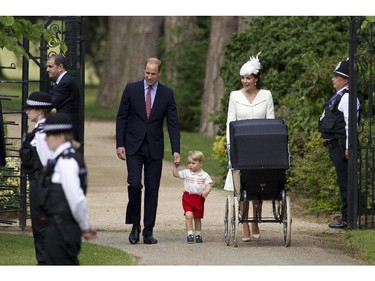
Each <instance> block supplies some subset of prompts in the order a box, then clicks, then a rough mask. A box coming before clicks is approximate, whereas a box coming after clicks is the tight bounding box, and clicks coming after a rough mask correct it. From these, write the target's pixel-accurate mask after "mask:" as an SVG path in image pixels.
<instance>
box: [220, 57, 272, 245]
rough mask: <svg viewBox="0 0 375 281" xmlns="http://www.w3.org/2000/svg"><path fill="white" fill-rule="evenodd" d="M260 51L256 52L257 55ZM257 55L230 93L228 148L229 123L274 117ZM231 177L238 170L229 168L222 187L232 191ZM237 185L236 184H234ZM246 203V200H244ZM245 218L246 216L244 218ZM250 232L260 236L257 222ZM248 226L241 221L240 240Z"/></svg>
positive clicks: (247, 236)
mask: <svg viewBox="0 0 375 281" xmlns="http://www.w3.org/2000/svg"><path fill="white" fill-rule="evenodd" d="M259 54H260V53H258V55H259ZM258 55H257V56H256V57H255V58H254V57H250V60H249V61H248V62H246V63H245V64H244V65H243V66H242V67H241V70H240V75H241V83H242V86H243V88H242V89H241V90H237V91H233V92H231V93H230V97H229V104H228V115H227V146H228V149H230V143H229V142H230V137H229V123H230V122H232V121H237V120H244V119H264V118H268V119H272V118H275V113H274V106H273V99H272V94H271V92H270V91H269V90H264V89H261V87H262V81H261V78H260V72H259V71H260V68H261V65H260V62H259V59H258ZM232 173H233V175H232ZM233 178H234V179H236V178H239V171H238V170H231V169H229V171H228V175H227V178H226V181H225V186H224V189H225V190H228V191H233V189H234V188H233ZM236 186H237V185H236ZM257 202H258V201H253V214H254V215H256V203H257ZM240 203H241V204H240V208H243V207H246V209H248V206H244V202H240ZM246 203H247V204H248V202H246ZM244 219H247V216H246V217H245V218H244ZM251 232H252V235H251V236H252V237H253V239H259V238H260V230H259V227H258V223H252V225H251ZM250 240H251V238H250V228H249V224H248V223H243V233H242V241H244V242H247V241H250Z"/></svg>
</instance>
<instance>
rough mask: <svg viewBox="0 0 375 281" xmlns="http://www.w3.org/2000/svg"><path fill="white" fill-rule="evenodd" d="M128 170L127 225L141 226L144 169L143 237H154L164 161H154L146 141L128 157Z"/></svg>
mask: <svg viewBox="0 0 375 281" xmlns="http://www.w3.org/2000/svg"><path fill="white" fill-rule="evenodd" d="M126 164H127V170H128V198H129V202H128V205H127V208H126V219H125V223H126V224H133V225H136V226H139V225H140V221H141V206H142V202H141V201H142V188H143V185H142V168H143V171H144V180H143V182H144V187H145V190H144V214H143V225H144V228H143V235H144V236H147V235H152V231H153V228H154V226H155V220H156V211H157V206H158V197H159V186H160V178H161V172H162V166H163V159H153V158H152V157H151V154H150V149H149V144H148V143H147V141H144V142H143V144H142V146H141V148H140V149H139V150H138V151H137V153H135V154H134V155H126Z"/></svg>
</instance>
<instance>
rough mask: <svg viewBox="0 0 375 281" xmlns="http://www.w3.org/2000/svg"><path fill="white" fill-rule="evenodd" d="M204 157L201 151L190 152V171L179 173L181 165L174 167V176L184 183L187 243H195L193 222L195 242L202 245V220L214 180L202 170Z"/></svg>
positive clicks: (183, 204) (183, 202)
mask: <svg viewBox="0 0 375 281" xmlns="http://www.w3.org/2000/svg"><path fill="white" fill-rule="evenodd" d="M203 162H204V155H203V153H202V152H200V151H190V152H189V154H188V169H184V170H182V171H178V169H177V168H178V166H179V164H175V165H174V167H173V176H175V177H176V178H180V179H182V180H183V181H184V193H183V195H182V207H183V209H184V213H185V219H186V230H187V238H186V239H187V242H188V243H189V244H190V243H194V231H193V220H194V226H195V242H196V243H202V242H203V240H202V236H201V231H202V221H201V220H202V218H203V214H204V202H205V200H206V197H207V196H208V194H209V193H210V191H211V183H212V180H211V178H210V176H209V175H208V174H207V173H206V172H205V171H203V170H202V165H203Z"/></svg>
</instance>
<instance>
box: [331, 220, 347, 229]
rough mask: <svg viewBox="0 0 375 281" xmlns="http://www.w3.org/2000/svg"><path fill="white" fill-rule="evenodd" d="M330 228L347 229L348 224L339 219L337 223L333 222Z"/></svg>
mask: <svg viewBox="0 0 375 281" xmlns="http://www.w3.org/2000/svg"><path fill="white" fill-rule="evenodd" d="M328 226H329V228H347V227H348V223H347V222H346V221H344V220H342V219H339V220H337V221H334V222H331V223H330V224H329V225H328Z"/></svg>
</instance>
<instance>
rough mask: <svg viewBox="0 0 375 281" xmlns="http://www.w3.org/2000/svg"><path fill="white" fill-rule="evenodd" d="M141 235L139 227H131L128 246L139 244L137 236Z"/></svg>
mask: <svg viewBox="0 0 375 281" xmlns="http://www.w3.org/2000/svg"><path fill="white" fill-rule="evenodd" d="M140 233H141V227H140V226H139V225H133V228H132V231H131V232H130V235H129V242H130V244H137V243H138V242H139V234H140Z"/></svg>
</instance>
